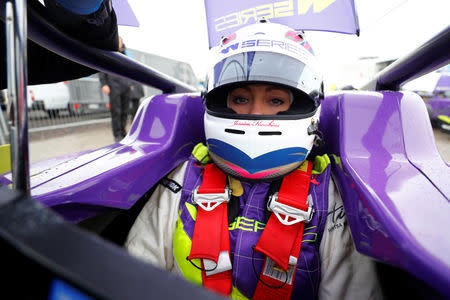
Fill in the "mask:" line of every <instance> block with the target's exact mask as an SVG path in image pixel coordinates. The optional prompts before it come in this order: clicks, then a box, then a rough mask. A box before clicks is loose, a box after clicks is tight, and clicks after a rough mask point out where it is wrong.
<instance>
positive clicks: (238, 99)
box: [233, 96, 248, 104]
mask: <svg viewBox="0 0 450 300" xmlns="http://www.w3.org/2000/svg"><path fill="white" fill-rule="evenodd" d="M247 102H248V99H247V98H244V97H239V96H238V97H234V98H233V103H235V104H245V103H247Z"/></svg>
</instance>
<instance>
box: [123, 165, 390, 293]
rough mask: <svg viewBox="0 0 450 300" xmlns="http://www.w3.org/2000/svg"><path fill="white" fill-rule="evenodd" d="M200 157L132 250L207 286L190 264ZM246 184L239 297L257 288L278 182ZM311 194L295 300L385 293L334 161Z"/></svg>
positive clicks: (158, 202) (238, 238)
mask: <svg viewBox="0 0 450 300" xmlns="http://www.w3.org/2000/svg"><path fill="white" fill-rule="evenodd" d="M195 162H196V160H195V159H193V158H191V159H190V160H189V161H187V162H185V163H184V164H182V165H180V166H179V167H178V168H176V169H175V170H174V171H173V172H172V173H171V174H169V175H168V176H167V177H166V178H165V179H163V180H162V181H161V183H160V185H158V187H157V188H156V190H155V192H154V193H153V195H152V197H151V198H150V200H149V201H148V202H147V203H146V205H145V206H144V208H143V210H142V211H141V213H140V214H139V216H138V218H137V219H136V222H135V224H134V225H133V227H132V228H131V230H130V233H129V235H128V238H127V241H126V243H125V247H126V248H127V249H128V250H129V251H130V252H131V253H132V254H134V255H136V256H138V257H141V258H143V259H144V260H146V261H148V262H151V263H152V264H154V265H156V266H159V267H161V268H163V269H166V270H169V271H171V272H173V273H176V274H179V275H180V276H184V277H185V278H186V279H188V280H189V281H191V282H194V283H197V284H201V275H200V270H198V269H197V270H196V269H195V268H194V267H192V265H190V264H189V262H187V261H186V256H187V255H188V254H189V251H190V246H191V240H192V231H193V227H192V224H189V223H195V221H192V220H195V206H194V205H192V202H190V196H189V195H190V194H191V192H192V190H193V189H194V188H195V187H197V186H198V185H199V184H200V183H201V178H202V172H201V170H200V168H199V167H198V166H196V163H195ZM242 187H243V193H242V195H241V196H240V197H239V212H238V214H237V216H235V218H234V219H233V221H232V222H231V223H230V224H229V232H230V248H231V261H232V264H233V278H232V284H233V290H232V293H231V296H232V297H233V298H251V297H252V295H253V292H254V290H255V288H256V284H257V278H258V277H257V276H258V275H259V272H260V270H261V268H262V261H263V259H264V258H263V257H261V254H260V253H257V254H255V258H254V262H253V263H254V265H255V266H256V268H257V269H258V273H257V274H255V272H254V271H253V269H252V265H251V263H252V260H253V258H251V254H249V253H251V247H252V246H253V245H254V243H255V238H256V240H257V239H258V238H259V236H260V235H261V232H262V230H263V228H264V225H265V224H264V222H266V218H267V217H266V215H267V213H265V210H266V207H265V202H266V201H265V200H266V197H267V194H268V193H269V189H270V184H269V183H244V182H242ZM310 195H311V196H312V199H313V206H314V208H315V209H316V213H315V215H314V217H313V220H311V222H310V223H308V224H307V225H306V228H305V231H304V235H303V241H302V250H301V252H300V258H299V263H298V265H297V276H296V277H295V282H294V287H293V293H292V299H295V298H298V297H300V296H301V298H302V299H303V298H308V299H315V298H319V299H380V298H382V295H381V290H380V288H379V285H378V280H377V277H376V274H375V270H374V264H373V261H372V260H371V259H369V258H368V257H365V256H363V255H361V254H359V253H358V252H357V251H356V249H355V246H354V244H353V240H352V237H351V233H350V229H349V226H348V224H347V220H346V217H345V212H344V209H343V204H342V200H341V199H340V196H339V194H338V192H337V190H336V188H335V185H334V182H333V180H332V179H331V176H330V167H329V166H328V167H326V168H325V169H324V170H321V173H320V174H317V175H316V176H315V177H314V181H313V184H311V187H310ZM251 211H253V212H255V213H253V214H252V213H251ZM191 221H192V222H191ZM258 224H259V225H258ZM257 225H258V226H257ZM251 235H253V237H252V236H251ZM249 251H250V252H249ZM258 255H259V256H258ZM196 272H197V273H196Z"/></svg>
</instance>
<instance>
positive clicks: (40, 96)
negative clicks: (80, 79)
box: [28, 81, 70, 116]
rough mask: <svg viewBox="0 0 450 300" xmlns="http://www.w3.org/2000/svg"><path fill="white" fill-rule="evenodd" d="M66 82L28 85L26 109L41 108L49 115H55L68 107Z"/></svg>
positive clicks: (68, 98)
mask: <svg viewBox="0 0 450 300" xmlns="http://www.w3.org/2000/svg"><path fill="white" fill-rule="evenodd" d="M69 100H70V93H69V87H68V82H67V81H64V82H58V83H52V84H39V85H29V86H28V109H31V110H43V111H45V112H46V113H47V114H48V115H49V116H57V115H58V114H59V112H60V111H61V110H67V109H68V108H69V106H68V105H69Z"/></svg>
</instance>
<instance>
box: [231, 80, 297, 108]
mask: <svg viewBox="0 0 450 300" xmlns="http://www.w3.org/2000/svg"><path fill="white" fill-rule="evenodd" d="M290 100H291V96H290V93H289V90H288V89H285V88H282V87H279V86H276V85H270V84H248V85H245V86H242V87H238V88H235V89H233V90H231V92H230V95H229V99H228V107H229V108H231V109H232V110H234V111H235V112H236V113H238V114H246V115H276V114H277V113H279V112H281V111H286V110H288V109H289V106H290V105H291V102H290Z"/></svg>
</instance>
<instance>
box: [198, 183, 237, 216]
mask: <svg viewBox="0 0 450 300" xmlns="http://www.w3.org/2000/svg"><path fill="white" fill-rule="evenodd" d="M198 189H199V187H196V188H195V190H193V191H192V202H194V203H195V204H197V205H198V206H200V207H201V208H203V209H204V210H206V211H212V210H213V209H214V208H216V207H217V206H219V205H220V204H222V203H223V202H226V203H228V202H230V198H231V189H229V188H228V187H225V191H224V192H223V193H214V194H213V193H211V194H199V193H198Z"/></svg>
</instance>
